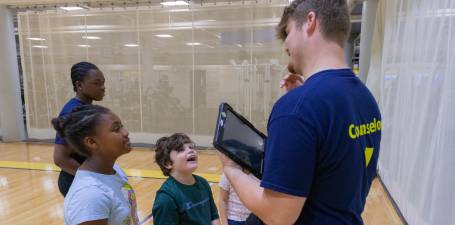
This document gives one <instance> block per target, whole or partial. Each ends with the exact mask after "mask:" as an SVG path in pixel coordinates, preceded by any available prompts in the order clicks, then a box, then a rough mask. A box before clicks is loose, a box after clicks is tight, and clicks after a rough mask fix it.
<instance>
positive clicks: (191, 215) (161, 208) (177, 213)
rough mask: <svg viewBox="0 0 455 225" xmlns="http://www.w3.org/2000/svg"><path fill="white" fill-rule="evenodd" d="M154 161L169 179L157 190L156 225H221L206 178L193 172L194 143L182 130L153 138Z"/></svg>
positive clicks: (195, 165)
mask: <svg viewBox="0 0 455 225" xmlns="http://www.w3.org/2000/svg"><path fill="white" fill-rule="evenodd" d="M155 161H156V163H157V164H158V165H159V166H160V168H161V171H163V174H164V175H165V176H169V177H168V179H167V180H166V181H165V182H164V183H163V185H161V187H160V189H159V190H158V191H157V193H156V197H155V202H154V204H153V209H152V213H153V224H155V225H220V221H219V219H218V218H219V217H218V211H217V209H216V205H215V202H214V201H213V196H212V191H211V189H210V185H209V184H208V182H207V181H206V180H205V179H204V178H202V177H200V176H196V175H193V172H194V171H195V170H196V169H197V165H198V164H197V152H196V151H195V150H194V143H193V141H191V139H190V138H189V137H188V136H187V135H185V134H179V133H177V134H173V135H171V136H170V137H162V138H160V139H159V140H158V141H157V142H156V149H155Z"/></svg>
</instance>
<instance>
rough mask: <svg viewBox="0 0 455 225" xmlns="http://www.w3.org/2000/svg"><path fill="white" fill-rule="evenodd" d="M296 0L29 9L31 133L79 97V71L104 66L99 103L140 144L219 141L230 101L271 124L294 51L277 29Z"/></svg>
mask: <svg viewBox="0 0 455 225" xmlns="http://www.w3.org/2000/svg"><path fill="white" fill-rule="evenodd" d="M287 4H288V1H266V2H262V3H261V2H256V1H254V2H247V1H243V2H232V3H230V2H227V3H220V2H218V3H217V4H190V5H189V6H183V7H176V6H174V7H160V6H158V7H137V8H136V7H135V8H113V9H111V8H106V9H89V10H80V11H75V12H67V11H60V10H53V11H43V12H23V13H20V14H19V15H18V32H19V39H20V47H21V59H22V69H23V74H24V87H25V88H24V89H25V104H26V116H27V128H28V133H29V136H30V137H31V138H52V137H53V136H54V135H55V132H54V131H53V130H52V129H51V125H50V122H49V121H50V120H51V119H52V118H53V117H55V116H56V115H57V114H58V113H59V110H60V109H61V107H62V106H63V105H64V104H65V103H66V102H67V101H68V100H69V99H70V98H72V97H73V96H74V92H73V88H72V85H71V80H70V68H71V66H72V65H73V64H74V63H77V62H79V61H90V62H92V63H95V64H96V65H97V66H98V67H99V68H100V69H101V70H102V71H103V72H104V75H105V77H106V96H105V99H104V100H103V101H102V102H96V104H101V105H104V106H107V107H109V108H111V109H112V110H113V111H114V112H115V113H117V114H118V115H119V116H120V117H121V119H122V120H123V122H124V123H125V125H126V127H127V128H128V129H129V131H130V133H131V134H130V136H131V138H132V141H133V142H143V143H154V142H155V141H156V140H157V138H159V137H160V136H162V135H167V134H170V133H174V132H185V133H188V134H189V135H190V136H191V137H192V138H194V140H195V141H196V143H197V144H198V145H200V146H210V143H211V140H212V137H213V131H214V127H215V124H216V115H217V112H218V105H219V103H221V102H228V103H229V104H231V105H232V106H233V107H234V108H235V109H236V110H237V111H239V112H240V113H242V114H243V115H244V116H245V117H246V118H248V119H249V120H250V121H251V122H252V123H253V124H254V125H255V126H256V127H258V128H259V129H260V130H262V131H263V132H265V131H266V123H267V119H268V116H269V113H270V111H271V108H272V106H273V103H274V102H275V101H276V100H277V98H279V97H280V96H281V95H282V94H283V92H282V90H280V89H279V81H280V78H281V77H282V76H284V75H285V74H286V72H287V70H286V68H287V55H286V54H285V52H284V51H283V45H282V43H281V42H280V41H279V40H277V39H276V34H275V27H276V25H277V23H278V22H279V20H280V17H281V14H282V11H283V8H284V7H285V6H286V5H287Z"/></svg>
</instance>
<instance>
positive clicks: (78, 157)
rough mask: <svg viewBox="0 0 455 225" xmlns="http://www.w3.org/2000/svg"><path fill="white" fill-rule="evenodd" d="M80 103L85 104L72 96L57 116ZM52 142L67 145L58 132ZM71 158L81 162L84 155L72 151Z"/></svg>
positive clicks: (68, 111)
mask: <svg viewBox="0 0 455 225" xmlns="http://www.w3.org/2000/svg"><path fill="white" fill-rule="evenodd" d="M81 105H85V103H84V102H82V101H81V100H79V99H77V98H72V99H71V100H69V101H68V102H67V103H66V104H65V105H64V106H63V109H62V111H60V114H58V116H59V117H60V116H63V115H66V114H68V113H70V112H71V111H72V110H73V109H74V108H76V107H78V106H81ZM54 143H55V144H59V145H67V143H66V141H65V139H63V138H62V137H60V135H58V134H56V135H55V142H54ZM71 158H73V159H75V160H76V161H77V162H79V163H82V162H84V160H85V157H83V156H81V155H79V154H77V153H75V152H73V153H72V154H71ZM71 176H72V175H71Z"/></svg>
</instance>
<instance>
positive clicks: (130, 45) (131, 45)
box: [123, 44, 139, 47]
mask: <svg viewBox="0 0 455 225" xmlns="http://www.w3.org/2000/svg"><path fill="white" fill-rule="evenodd" d="M123 46H125V47H139V45H138V44H124V45H123Z"/></svg>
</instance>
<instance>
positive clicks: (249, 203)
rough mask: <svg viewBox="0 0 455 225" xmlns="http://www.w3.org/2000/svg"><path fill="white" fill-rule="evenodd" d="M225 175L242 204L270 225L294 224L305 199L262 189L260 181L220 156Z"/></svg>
mask: <svg viewBox="0 0 455 225" xmlns="http://www.w3.org/2000/svg"><path fill="white" fill-rule="evenodd" d="M220 159H221V161H222V163H223V165H224V168H223V170H224V174H225V175H226V177H227V178H228V179H229V181H230V183H231V185H232V187H233V188H234V190H235V191H236V192H237V195H238V196H239V198H240V200H241V201H242V203H243V204H244V205H245V206H246V207H247V208H248V209H250V210H251V211H252V212H253V213H254V214H255V215H256V216H258V217H259V218H260V219H261V220H262V221H264V223H266V224H268V225H274V224H279V225H286V224H294V222H295V221H296V220H297V218H298V217H299V215H300V213H301V211H302V208H303V205H304V204H305V200H306V198H305V197H299V196H293V195H288V194H284V193H280V192H276V191H272V190H269V189H264V188H262V187H260V184H259V181H257V180H255V179H253V178H251V177H250V176H248V175H247V174H246V173H244V172H242V170H241V168H239V167H238V166H236V165H235V163H234V162H232V160H230V159H229V158H227V157H226V156H224V155H222V154H220Z"/></svg>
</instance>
